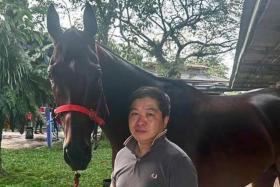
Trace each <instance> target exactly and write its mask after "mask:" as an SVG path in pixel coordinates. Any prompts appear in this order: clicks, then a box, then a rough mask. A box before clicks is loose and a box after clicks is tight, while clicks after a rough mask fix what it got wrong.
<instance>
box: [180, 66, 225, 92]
mask: <svg viewBox="0 0 280 187" xmlns="http://www.w3.org/2000/svg"><path fill="white" fill-rule="evenodd" d="M208 69H209V68H208V67H207V66H205V65H198V64H189V65H186V68H185V70H184V71H183V72H182V74H181V79H182V80H184V81H185V82H186V83H187V84H189V85H191V86H193V87H195V88H196V89H198V90H200V91H202V92H204V93H206V94H209V95H220V94H221V93H223V92H225V91H228V83H229V80H228V79H225V78H221V77H217V76H213V75H210V74H209V73H207V70H208Z"/></svg>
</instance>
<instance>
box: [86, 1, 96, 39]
mask: <svg viewBox="0 0 280 187" xmlns="http://www.w3.org/2000/svg"><path fill="white" fill-rule="evenodd" d="M84 31H86V32H88V33H89V35H90V36H92V37H94V36H95V35H96V33H97V23H96V16H95V10H94V9H93V8H92V7H91V5H90V4H89V2H86V7H85V11H84Z"/></svg>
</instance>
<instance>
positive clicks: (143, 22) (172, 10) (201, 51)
mask: <svg viewBox="0 0 280 187" xmlns="http://www.w3.org/2000/svg"><path fill="white" fill-rule="evenodd" d="M241 5H242V2H241V0H185V1H182V0H172V1H166V0H144V1H131V0H130V1H127V0H119V1H118V7H119V10H118V21H119V22H118V25H116V27H118V28H119V29H120V34H121V36H122V38H123V39H124V40H125V41H126V42H127V43H129V44H131V43H132V44H133V45H135V46H137V47H138V48H140V49H142V50H143V51H146V52H147V54H148V55H150V56H152V57H155V58H156V60H157V62H159V63H161V64H163V65H164V66H165V67H166V68H167V69H169V73H168V76H170V77H174V76H178V74H180V72H178V69H176V67H177V66H180V64H182V63H188V62H189V61H193V59H197V58H198V59H201V58H206V57H208V56H217V55H219V54H222V53H225V52H228V51H231V50H233V49H234V48H235V45H236V42H237V36H238V34H237V29H238V26H239V16H240V13H241V8H240V7H241Z"/></svg>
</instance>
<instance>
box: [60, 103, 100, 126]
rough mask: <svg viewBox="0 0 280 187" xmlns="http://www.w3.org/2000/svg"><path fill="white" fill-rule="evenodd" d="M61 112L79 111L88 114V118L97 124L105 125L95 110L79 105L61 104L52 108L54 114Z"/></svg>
mask: <svg viewBox="0 0 280 187" xmlns="http://www.w3.org/2000/svg"><path fill="white" fill-rule="evenodd" d="M63 112H80V113H83V114H85V115H87V116H89V118H90V119H92V120H94V121H95V122H96V123H97V124H98V125H99V126H103V125H105V121H104V120H103V119H102V118H101V117H99V116H98V115H97V113H96V111H94V110H92V109H88V108H86V107H84V106H81V105H72V104H67V105H61V106H59V107H57V108H56V109H55V110H54V113H55V114H59V113H63Z"/></svg>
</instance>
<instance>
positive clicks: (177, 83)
mask: <svg viewBox="0 0 280 187" xmlns="http://www.w3.org/2000/svg"><path fill="white" fill-rule="evenodd" d="M96 44H97V45H98V46H99V47H100V48H101V49H102V50H104V51H105V52H106V53H107V54H108V55H110V56H112V57H113V58H114V59H116V60H115V62H117V63H120V64H122V65H124V66H128V67H130V68H133V69H135V70H137V71H140V72H141V73H142V74H143V75H145V76H147V77H150V78H152V79H154V80H157V81H160V82H165V83H169V84H170V85H173V86H176V87H179V88H181V89H182V88H186V89H188V90H189V89H191V90H192V91H195V92H199V93H201V92H200V91H199V90H197V89H195V88H194V87H192V86H190V85H188V84H187V83H186V82H185V81H184V80H180V79H171V78H166V77H162V76H158V75H155V74H153V73H151V72H149V71H147V70H145V69H142V68H140V67H139V66H137V65H135V64H132V63H130V62H129V61H127V60H126V59H124V58H123V57H121V56H120V55H118V54H116V53H115V52H113V51H112V50H111V49H110V48H108V47H107V46H105V45H103V44H101V43H99V42H96Z"/></svg>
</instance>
